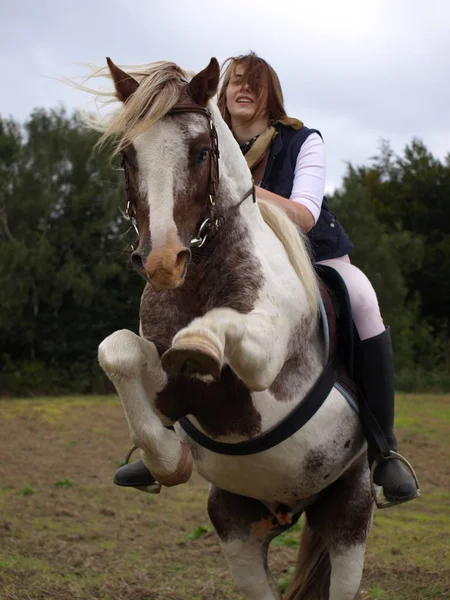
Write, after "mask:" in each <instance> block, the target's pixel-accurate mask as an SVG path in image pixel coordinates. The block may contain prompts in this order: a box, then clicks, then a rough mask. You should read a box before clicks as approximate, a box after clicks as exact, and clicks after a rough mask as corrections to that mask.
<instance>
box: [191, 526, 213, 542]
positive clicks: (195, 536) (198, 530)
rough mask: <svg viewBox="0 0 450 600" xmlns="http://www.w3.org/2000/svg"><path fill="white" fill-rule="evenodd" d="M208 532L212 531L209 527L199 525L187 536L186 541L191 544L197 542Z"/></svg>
mask: <svg viewBox="0 0 450 600" xmlns="http://www.w3.org/2000/svg"><path fill="white" fill-rule="evenodd" d="M208 531H210V530H209V529H208V528H207V527H202V526H201V525H198V526H197V527H196V528H195V529H194V531H193V532H192V533H189V534H188V535H187V536H186V539H187V540H189V541H191V542H194V541H195V540H198V538H199V537H202V535H205V533H208Z"/></svg>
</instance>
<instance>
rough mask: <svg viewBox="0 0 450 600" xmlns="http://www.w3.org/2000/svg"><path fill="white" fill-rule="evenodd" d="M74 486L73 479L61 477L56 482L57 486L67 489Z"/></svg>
mask: <svg viewBox="0 0 450 600" xmlns="http://www.w3.org/2000/svg"><path fill="white" fill-rule="evenodd" d="M72 486H73V481H72V480H71V479H65V478H64V479H59V480H58V481H56V482H55V487H57V488H62V489H67V488H70V487H72Z"/></svg>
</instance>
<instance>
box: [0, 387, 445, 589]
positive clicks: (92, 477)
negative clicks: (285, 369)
mask: <svg viewBox="0 0 450 600" xmlns="http://www.w3.org/2000/svg"><path fill="white" fill-rule="evenodd" d="M397 413H398V416H397V433H398V437H399V440H400V448H401V450H402V451H403V452H404V454H405V455H406V456H408V458H410V460H411V461H412V462H413V464H414V466H415V467H416V469H417V473H418V476H419V479H420V482H421V488H422V498H421V499H420V500H416V501H415V502H413V503H410V504H408V505H405V506H402V507H396V508H393V509H389V510H385V511H378V512H377V513H376V515H375V520H374V525H373V528H372V532H371V534H370V538H369V545H368V550H367V558H366V567H365V574H364V580H363V585H362V589H363V596H364V598H367V599H369V598H370V599H382V600H406V599H408V600H413V599H414V600H422V599H428V598H446V599H450V396H444V395H441V396H418V395H399V397H398V401H397ZM128 447H129V439H128V431H127V426H126V423H125V419H124V417H123V413H122V409H121V406H120V403H119V401H118V399H117V398H115V397H77V398H46V399H32V400H2V401H0V456H1V460H0V482H1V483H0V598H1V600H17V599H20V600H22V599H26V600H40V599H54V600H66V599H69V598H70V599H77V600H78V599H83V600H84V599H86V600H87V599H89V600H96V599H99V600H100V599H101V600H144V599H145V600H162V599H166V600H225V599H231V600H239V599H241V600H242V596H241V595H240V594H239V592H238V591H237V590H236V588H235V587H234V585H233V583H232V581H231V579H230V576H229V574H228V570H227V567H226V564H225V561H224V559H223V557H222V555H221V551H220V548H219V545H218V540H217V537H216V535H215V533H214V532H213V531H212V530H211V527H210V525H209V521H208V517H207V513H206V495H207V485H206V483H205V482H204V481H203V480H201V479H200V478H199V477H193V479H192V480H191V481H190V482H189V483H188V484H186V485H184V486H180V487H177V488H171V489H167V488H166V489H163V492H162V493H161V495H159V496H150V495H148V494H142V493H139V492H137V491H135V490H123V489H119V488H117V487H115V486H113V485H112V483H111V478H112V476H113V473H114V471H115V469H116V468H117V466H118V465H119V463H120V461H121V459H122V458H123V456H124V455H125V453H126V451H127V449H128ZM299 539H300V534H299V532H298V527H297V530H295V531H291V532H289V533H287V534H284V535H283V536H281V537H280V538H278V539H277V540H275V542H274V543H273V544H272V547H271V565H272V568H273V572H274V575H275V579H276V580H277V581H278V582H279V586H280V589H282V588H283V587H284V586H285V585H286V582H287V580H288V577H289V567H291V566H292V565H293V564H294V561H295V555H296V552H297V547H298V542H299Z"/></svg>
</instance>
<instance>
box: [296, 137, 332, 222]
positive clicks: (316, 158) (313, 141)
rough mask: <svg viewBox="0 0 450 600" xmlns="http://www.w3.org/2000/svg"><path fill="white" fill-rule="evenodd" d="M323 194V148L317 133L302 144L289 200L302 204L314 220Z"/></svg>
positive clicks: (318, 211)
mask: <svg viewBox="0 0 450 600" xmlns="http://www.w3.org/2000/svg"><path fill="white" fill-rule="evenodd" d="M324 193H325V146H324V143H323V141H322V138H321V137H320V135H319V134H317V133H312V134H311V135H310V136H309V137H308V138H307V139H306V140H305V141H304V142H303V145H302V147H301V149H300V152H299V154H298V157H297V163H296V166H295V175H294V184H293V187H292V193H291V197H290V200H293V201H294V202H298V203H299V204H303V205H304V206H306V208H307V209H308V210H309V211H310V213H311V214H312V216H313V218H314V224H315V223H317V219H318V218H319V215H320V209H321V207H322V200H323V196H324Z"/></svg>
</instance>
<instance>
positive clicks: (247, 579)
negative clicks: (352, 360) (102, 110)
mask: <svg viewBox="0 0 450 600" xmlns="http://www.w3.org/2000/svg"><path fill="white" fill-rule="evenodd" d="M108 66H109V71H110V76H111V77H112V79H113V81H114V85H115V94H116V96H117V97H118V98H119V99H120V100H121V101H122V102H123V105H122V107H121V109H120V110H119V112H118V113H116V114H115V115H113V116H112V117H110V118H109V120H108V121H107V122H106V123H104V124H103V125H102V127H103V132H104V133H103V137H104V138H106V137H109V136H110V135H119V136H120V141H119V145H118V150H119V151H122V153H123V157H124V168H125V174H126V182H127V197H128V203H129V204H128V208H129V213H130V216H131V218H132V219H133V220H135V225H136V229H137V231H138V233H139V242H138V245H137V246H136V247H135V249H134V252H133V254H132V257H131V260H132V264H133V266H134V267H135V269H136V270H137V271H138V272H139V273H140V274H141V275H142V276H143V277H144V278H145V279H146V280H147V282H148V285H146V287H145V289H144V292H143V295H142V300H141V309H140V334H141V335H140V336H138V335H135V334H134V333H132V332H130V331H126V330H122V331H116V332H115V333H113V334H112V335H110V336H109V337H108V338H106V339H105V340H104V341H103V342H102V343H101V345H100V348H99V360H100V364H101V366H102V367H103V369H104V370H105V372H106V373H107V375H108V376H109V378H110V379H111V381H112V382H113V383H114V385H115V387H116V389H117V392H118V394H119V396H120V398H121V401H122V404H123V407H124V410H125V414H126V417H127V420H128V424H129V428H130V433H131V437H132V440H133V442H134V443H135V444H136V446H137V447H139V448H140V449H141V451H142V458H143V460H144V462H145V464H146V465H147V466H148V468H149V469H150V471H151V472H152V474H153V475H154V476H155V477H156V479H157V480H158V481H159V482H160V483H161V484H162V485H165V486H171V485H176V484H179V483H183V482H185V481H187V480H188V479H189V477H190V475H191V472H192V468H193V465H194V466H195V469H196V470H197V471H198V472H199V473H200V474H201V475H202V476H203V477H204V478H206V479H207V480H208V481H209V482H210V483H211V484H212V485H211V489H210V494H209V501H208V510H209V515H210V518H211V521H212V523H213V525H214V527H215V529H216V531H217V533H218V535H219V537H220V540H221V544H222V547H223V550H224V553H225V555H226V557H227V560H228V563H229V565H230V568H231V571H232V573H233V576H234V578H235V581H236V583H237V585H238V586H239V587H240V588H241V590H242V591H243V593H244V594H245V595H246V597H247V598H249V599H250V600H274V599H275V598H276V592H275V591H274V590H273V588H272V587H271V583H270V580H269V579H270V578H269V575H268V569H267V549H268V545H269V543H270V541H271V540H272V539H273V538H274V537H275V536H277V535H278V534H280V533H281V532H282V531H285V530H287V529H288V528H289V527H290V526H291V525H292V524H293V523H294V522H295V521H296V519H297V518H298V516H299V515H300V514H301V513H302V512H305V513H306V517H307V523H306V525H305V528H304V531H303V536H302V544H301V548H300V551H299V557H298V563H297V569H296V574H295V576H294V577H293V581H292V584H291V588H290V590H289V591H288V593H287V598H288V599H290V600H293V599H300V598H302V599H322V598H329V599H330V600H352V599H354V598H355V597H356V595H357V593H358V589H359V585H360V580H361V576H362V570H363V558H364V551H365V545H366V538H367V535H368V531H369V528H370V523H371V518H372V511H373V500H372V495H371V491H370V482H369V469H368V464H367V459H366V453H365V445H364V437H363V434H362V429H361V427H360V423H359V418H358V416H357V415H356V413H355V412H354V410H352V408H351V407H350V405H349V404H348V402H347V401H346V399H345V398H344V396H343V395H342V394H341V393H340V392H339V391H338V390H337V389H336V388H333V387H332V386H331V390H327V396H326V399H325V401H324V402H323V403H322V404H321V406H320V408H319V410H317V412H315V413H314V414H312V415H309V416H308V418H306V420H305V423H304V426H303V427H302V428H301V429H299V430H297V431H295V432H293V433H292V435H288V436H284V438H283V439H280V440H279V443H277V444H275V445H273V444H272V445H270V444H269V445H268V446H266V447H264V448H262V449H261V448H260V450H261V451H252V450H251V446H252V443H253V442H255V444H256V445H257V444H258V443H259V440H261V439H262V438H264V434H265V433H266V432H269V431H270V430H272V429H273V428H275V427H276V425H277V423H279V422H280V421H282V420H283V419H284V418H286V417H287V415H288V414H290V413H291V412H292V411H293V409H294V408H295V407H301V406H302V402H303V403H305V402H306V400H307V398H308V394H309V393H310V390H311V389H312V388H313V387H314V386H315V385H317V384H318V381H319V379H320V375H321V373H322V371H323V370H324V367H325V365H326V363H327V356H326V350H325V342H324V340H323V335H322V329H321V325H320V318H319V304H318V298H319V290H318V282H317V278H316V273H315V271H314V268H313V266H312V264H311V261H310V258H309V254H308V250H307V246H306V244H305V240H304V239H303V237H302V235H301V234H300V233H299V232H298V230H297V229H296V227H295V226H294V225H293V224H292V222H291V221H290V220H289V219H288V217H287V216H286V215H285V214H284V213H283V212H281V211H280V210H279V209H278V208H276V207H274V206H272V205H270V204H266V203H255V202H253V201H252V195H253V190H254V188H253V183H252V177H251V174H250V171H249V169H248V168H247V165H246V162H245V159H244V157H243V155H242V153H241V151H240V149H239V146H238V144H237V142H236V141H235V139H234V137H233V135H232V133H231V132H230V130H229V129H228V127H227V125H226V124H225V122H224V121H223V120H222V118H221V116H220V113H219V111H218V109H217V107H216V106H215V105H214V104H213V103H212V102H211V98H212V97H213V96H214V95H215V93H216V91H217V87H218V83H219V65H218V63H217V61H216V60H215V59H211V62H210V64H209V65H208V67H207V68H206V69H204V70H203V71H202V72H201V73H199V74H197V75H196V76H194V77H193V78H192V79H190V81H188V80H189V77H188V75H187V74H186V73H185V72H184V71H183V70H182V69H181V68H179V67H178V66H177V65H175V64H173V63H163V62H162V63H154V64H152V65H149V66H148V67H147V68H146V69H145V70H144V71H141V72H140V73H134V72H133V73H132V74H127V73H125V72H124V71H122V70H121V69H119V68H118V67H117V66H116V65H114V63H112V61H110V60H109V59H108ZM133 75H134V76H135V77H136V78H134V77H133ZM328 392H329V393H328ZM186 415H187V416H188V420H186V419H185V417H186ZM180 419H181V423H183V422H184V423H185V425H184V427H183V426H181V425H180V423H178V422H179V421H180ZM172 424H175V431H172V430H170V429H167V428H166V426H167V425H172ZM186 424H188V425H189V426H190V427H191V429H193V430H195V431H196V432H197V434H198V435H199V436H200V438H204V439H206V440H207V441H208V442H207V443H206V445H205V444H201V443H199V442H198V440H197V438H196V439H194V437H196V436H192V435H188V434H187V433H186V430H187V431H188V432H189V427H187V425H186ZM197 437H198V436H197ZM246 444H247V446H249V447H250V451H245V452H241V451H236V452H234V451H233V447H234V448H244V449H245V448H246ZM205 446H206V447H205ZM223 449H225V450H224V451H222V450H223ZM227 449H228V450H227Z"/></svg>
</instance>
